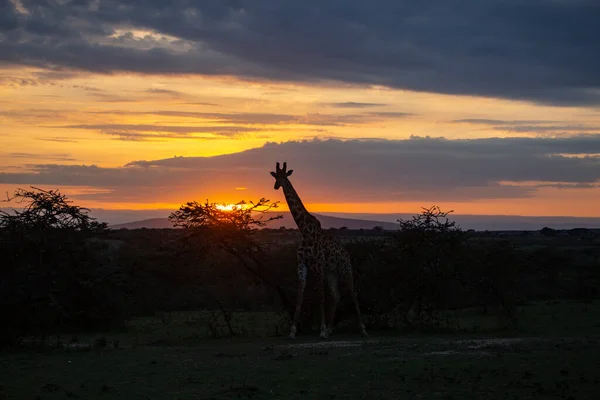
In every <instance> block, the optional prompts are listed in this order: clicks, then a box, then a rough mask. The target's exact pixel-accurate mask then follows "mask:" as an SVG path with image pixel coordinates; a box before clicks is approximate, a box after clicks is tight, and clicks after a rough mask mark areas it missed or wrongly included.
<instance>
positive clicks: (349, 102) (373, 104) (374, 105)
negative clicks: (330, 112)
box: [326, 101, 387, 108]
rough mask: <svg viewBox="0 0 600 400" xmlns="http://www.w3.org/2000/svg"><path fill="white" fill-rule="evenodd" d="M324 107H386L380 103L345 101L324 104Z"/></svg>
mask: <svg viewBox="0 0 600 400" xmlns="http://www.w3.org/2000/svg"><path fill="white" fill-rule="evenodd" d="M326 105H329V106H331V107H337V108H367V107H382V106H386V105H387V104H382V103H357V102H354V101H347V102H345V103H326Z"/></svg>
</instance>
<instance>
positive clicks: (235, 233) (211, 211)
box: [169, 197, 293, 313]
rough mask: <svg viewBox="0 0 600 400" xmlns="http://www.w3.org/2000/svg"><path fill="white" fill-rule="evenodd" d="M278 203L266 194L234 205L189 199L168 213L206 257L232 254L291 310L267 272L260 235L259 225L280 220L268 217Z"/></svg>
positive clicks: (286, 298)
mask: <svg viewBox="0 0 600 400" xmlns="http://www.w3.org/2000/svg"><path fill="white" fill-rule="evenodd" d="M277 207H278V202H275V203H271V202H270V201H269V200H268V199H265V198H264V197H263V198H261V199H260V200H259V201H258V202H256V203H254V202H252V201H251V202H249V203H247V202H245V201H243V200H242V201H240V202H239V203H237V204H235V205H234V206H233V207H229V206H227V205H224V204H219V203H209V202H208V200H207V201H206V202H205V203H204V204H200V203H198V202H196V201H192V202H188V203H186V204H185V205H183V206H181V207H180V208H179V210H178V211H175V212H174V213H172V214H171V215H170V216H169V220H170V221H171V222H173V224H174V225H175V226H179V227H183V228H184V229H185V230H186V232H187V235H186V237H185V242H186V243H187V245H188V246H192V248H195V249H196V251H200V252H201V254H202V255H203V256H204V257H212V258H213V259H214V258H215V257H216V259H217V260H221V259H222V257H223V255H226V256H231V257H233V258H234V259H235V261H237V263H238V265H239V266H240V267H242V268H243V270H244V271H246V272H247V273H250V275H251V276H253V277H254V278H255V280H256V281H258V282H260V283H262V284H266V285H267V286H268V287H269V288H271V289H273V290H275V291H276V292H277V293H278V295H279V297H280V300H281V302H282V304H283V306H284V307H285V308H286V309H288V310H289V312H290V313H291V312H292V309H293V305H292V302H291V301H290V300H289V298H288V296H287V295H286V293H285V292H284V290H283V289H282V287H281V285H280V283H278V282H277V281H276V280H274V279H272V277H270V276H269V275H268V274H267V273H265V261H266V259H267V258H268V256H267V255H266V253H265V251H264V244H263V242H262V241H261V240H260V239H259V237H258V228H260V227H264V226H265V225H266V224H267V223H269V222H271V221H273V220H277V219H281V218H282V217H283V216H282V215H275V216H269V215H268V213H269V211H271V210H272V209H275V208H277Z"/></svg>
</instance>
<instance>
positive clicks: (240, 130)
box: [55, 124, 259, 141]
mask: <svg viewBox="0 0 600 400" xmlns="http://www.w3.org/2000/svg"><path fill="white" fill-rule="evenodd" d="M55 128H60V129H65V128H67V129H86V130H93V131H98V132H100V133H103V134H105V135H110V136H115V137H117V138H119V139H120V140H133V141H141V140H144V141H147V140H161V139H174V138H176V139H211V138H214V137H236V136H239V135H242V134H245V133H249V132H256V131H258V130H259V129H257V128H250V127H244V126H186V125H152V124H78V125H63V126H56V127H55ZM197 134H203V135H201V136H198V135H197ZM206 134H208V135H206Z"/></svg>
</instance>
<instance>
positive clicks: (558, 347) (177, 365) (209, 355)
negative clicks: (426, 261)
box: [0, 302, 600, 400]
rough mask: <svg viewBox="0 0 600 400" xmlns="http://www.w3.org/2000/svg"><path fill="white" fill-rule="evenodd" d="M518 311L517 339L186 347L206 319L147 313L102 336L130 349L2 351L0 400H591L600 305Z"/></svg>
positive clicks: (485, 336) (311, 338)
mask: <svg viewBox="0 0 600 400" xmlns="http://www.w3.org/2000/svg"><path fill="white" fill-rule="evenodd" d="M520 314H521V325H520V331H519V333H518V334H514V335H513V337H511V338H506V337H505V338H503V339H492V338H491V334H492V333H493V330H492V328H491V326H492V325H493V324H492V322H491V321H492V320H491V319H489V318H488V322H487V323H488V324H489V330H488V331H485V330H482V332H481V333H477V332H475V333H470V334H468V335H466V334H461V335H458V334H453V335H427V336H423V335H396V336H391V335H389V334H386V335H385V336H383V335H379V334H377V333H375V332H372V333H371V334H372V337H371V338H370V339H369V340H366V341H363V340H361V339H359V338H358V335H355V334H351V333H348V334H340V335H335V336H334V337H332V338H331V339H330V340H328V341H319V340H318V339H317V338H316V337H315V336H316V335H314V334H311V335H303V336H299V337H298V339H297V340H296V341H294V342H291V341H289V340H287V339H286V338H282V337H275V338H273V337H270V338H269V337H265V338H254V339H250V338H245V339H241V340H240V339H235V340H229V339H221V340H206V339H201V338H198V339H197V340H196V341H190V340H186V339H185V337H186V336H187V335H188V333H187V331H186V329H188V328H189V329H191V328H190V327H189V324H187V323H186V321H187V322H190V321H194V319H193V318H196V317H197V318H200V317H199V315H204V314H203V313H196V314H194V313H175V314H173V315H171V317H170V319H169V318H167V319H166V320H165V318H163V317H160V316H159V317H156V318H143V319H138V320H135V321H132V322H131V324H130V325H129V331H127V332H121V333H114V334H106V335H107V339H108V340H109V342H111V341H112V340H115V338H117V337H118V338H120V339H121V340H124V343H125V342H130V343H134V342H135V339H134V338H135V336H136V332H137V337H138V339H137V340H138V344H137V345H136V346H128V345H126V346H120V347H119V348H114V347H112V346H108V347H107V348H105V349H97V350H90V351H77V352H69V351H59V350H56V351H51V352H46V353H33V352H31V353H19V354H8V355H3V356H0V399H1V398H6V399H36V398H37V399H66V398H81V399H231V398H242V399H295V398H308V399H341V398H345V399H348V398H350V399H353V398H356V399H363V398H377V399H397V398H409V399H410V398H423V399H480V398H484V397H485V398H486V400H488V399H534V398H535V399H538V398H545V399H595V398H596V397H597V394H598V393H600V322H599V321H600V318H598V315H600V304H598V303H592V304H582V303H571V302H560V303H556V304H547V303H537V304H534V305H531V306H527V307H523V308H522V309H521V310H520ZM251 317H252V316H251V315H250V316H248V315H247V316H246V318H249V319H250V320H252V318H251ZM240 318H241V316H240ZM261 318H264V319H265V320H268V319H269V318H268V317H267V316H265V315H262V314H255V315H254V321H257V320H261ZM463 318H465V320H468V321H471V322H472V321H475V319H476V315H474V312H473V311H470V312H465V315H464V316H463ZM247 322H248V321H245V323H247ZM197 323H200V322H197ZM256 324H257V326H258V325H260V324H259V323H258V322H256ZM480 325H481V326H484V325H485V324H483V323H481V324H480ZM192 326H193V324H192ZM486 326H487V325H486ZM256 329H257V332H258V331H259V329H258V327H257V328H256ZM153 330H155V331H154V332H153ZM500 336H507V334H506V333H504V334H502V335H500ZM140 338H143V340H142V341H140ZM182 338H183V339H182ZM160 340H162V342H161V341H160ZM161 343H165V344H167V343H168V344H169V345H168V346H166V345H160V344H161Z"/></svg>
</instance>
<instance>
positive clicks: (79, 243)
mask: <svg viewBox="0 0 600 400" xmlns="http://www.w3.org/2000/svg"><path fill="white" fill-rule="evenodd" d="M5 202H15V203H17V204H18V205H22V208H21V209H19V210H13V211H12V212H10V211H0V251H1V252H2V254H3V255H4V259H3V262H2V268H0V313H1V318H2V323H3V325H4V324H6V326H7V328H6V329H3V330H2V334H0V337H1V340H2V343H1V344H4V345H11V344H14V343H15V342H18V341H19V340H20V339H22V338H23V337H25V336H29V335H34V336H36V335H37V336H38V337H39V338H41V343H43V342H44V341H45V337H46V335H47V334H48V333H51V332H57V330H59V329H60V326H61V325H62V324H63V323H64V324H71V325H72V326H77V327H83V326H82V325H85V324H91V325H93V324H94V323H98V322H106V320H108V319H112V318H114V317H115V316H116V313H115V312H114V308H110V307H109V308H107V307H105V306H106V305H108V303H109V302H108V301H107V296H108V293H107V291H108V290H109V288H110V289H112V288H113V287H114V286H113V285H111V283H113V281H112V280H111V279H112V278H113V277H115V276H116V275H115V274H113V273H112V271H106V270H103V271H102V273H100V270H99V269H98V268H96V267H98V265H99V264H98V260H97V259H95V254H94V253H93V252H92V251H90V250H89V248H87V247H86V239H87V238H89V237H90V236H93V235H97V234H99V233H101V232H103V231H104V230H105V229H106V227H107V225H106V224H105V223H100V222H97V221H96V220H95V219H94V218H92V217H91V216H90V215H89V210H88V209H86V208H83V207H79V206H77V205H73V204H72V203H71V202H70V201H69V200H67V197H66V196H65V195H63V194H61V193H60V192H59V191H58V190H43V189H39V188H36V187H31V189H27V190H26V189H18V190H16V192H15V193H14V194H13V195H12V196H7V199H6V200H5ZM92 310H93V312H91V311H92ZM98 318H99V319H98ZM100 320H101V321H100ZM90 327H91V326H90Z"/></svg>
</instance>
